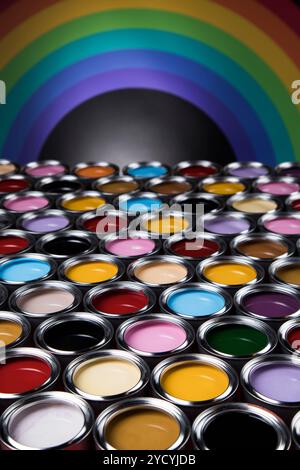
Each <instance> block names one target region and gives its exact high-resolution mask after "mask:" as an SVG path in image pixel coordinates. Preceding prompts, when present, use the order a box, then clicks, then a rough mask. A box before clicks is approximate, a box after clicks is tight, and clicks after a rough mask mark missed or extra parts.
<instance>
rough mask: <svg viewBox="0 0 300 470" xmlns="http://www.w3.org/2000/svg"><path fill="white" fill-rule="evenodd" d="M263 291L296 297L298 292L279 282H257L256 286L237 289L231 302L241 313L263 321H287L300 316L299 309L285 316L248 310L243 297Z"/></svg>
mask: <svg viewBox="0 0 300 470" xmlns="http://www.w3.org/2000/svg"><path fill="white" fill-rule="evenodd" d="M265 292H275V293H277V292H279V293H284V294H286V295H290V296H293V297H296V298H298V297H299V292H298V291H297V290H296V289H295V288H293V287H290V286H288V285H280V284H258V285H257V286H245V287H243V288H242V289H239V290H238V292H237V293H236V294H235V296H234V299H233V302H234V306H235V308H236V309H237V310H238V311H239V312H242V314H243V315H247V316H249V317H252V318H256V319H258V320H263V321H271V322H272V323H273V322H275V323H280V322H282V321H287V320H288V319H293V318H298V317H299V316H300V309H299V310H297V311H296V312H294V313H292V314H291V315H288V316H285V317H267V316H263V315H257V314H256V313H253V312H249V311H248V310H247V309H246V308H245V305H244V299H245V298H246V297H247V296H248V295H251V294H256V293H265Z"/></svg>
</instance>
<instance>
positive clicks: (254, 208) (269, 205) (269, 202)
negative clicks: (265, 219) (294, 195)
mask: <svg viewBox="0 0 300 470" xmlns="http://www.w3.org/2000/svg"><path fill="white" fill-rule="evenodd" d="M226 207H227V209H228V210H230V211H235V212H238V213H242V214H248V215H250V216H251V217H254V218H255V219H258V218H259V217H261V216H262V215H264V214H266V213H267V214H276V213H277V212H280V211H282V209H283V204H282V202H281V200H280V199H278V198H276V197H275V196H272V195H271V194H266V193H246V194H236V195H235V196H232V197H230V198H229V199H227V201H226Z"/></svg>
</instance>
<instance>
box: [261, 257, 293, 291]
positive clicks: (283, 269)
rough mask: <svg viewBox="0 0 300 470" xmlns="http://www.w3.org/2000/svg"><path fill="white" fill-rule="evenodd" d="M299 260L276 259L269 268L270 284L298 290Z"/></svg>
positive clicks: (291, 258)
mask: <svg viewBox="0 0 300 470" xmlns="http://www.w3.org/2000/svg"><path fill="white" fill-rule="evenodd" d="M299 274H300V258H297V257H290V258H286V259H278V260H277V261H274V262H273V263H272V264H271V265H270V267H269V277H270V279H271V281H272V282H276V283H278V284H283V285H285V286H289V287H294V288H295V289H299V288H300V275H299Z"/></svg>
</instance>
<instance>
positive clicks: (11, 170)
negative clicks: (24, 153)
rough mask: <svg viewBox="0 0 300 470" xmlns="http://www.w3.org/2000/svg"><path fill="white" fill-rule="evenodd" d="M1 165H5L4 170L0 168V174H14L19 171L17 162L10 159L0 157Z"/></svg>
mask: <svg viewBox="0 0 300 470" xmlns="http://www.w3.org/2000/svg"><path fill="white" fill-rule="evenodd" d="M1 166H4V167H7V169H6V172H5V171H4V172H3V169H2V171H1V175H2V176H11V175H15V174H16V173H19V171H20V166H19V165H18V164H17V163H15V162H11V161H10V160H7V159H5V158H1V159H0V167H1Z"/></svg>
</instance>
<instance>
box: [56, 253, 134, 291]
mask: <svg viewBox="0 0 300 470" xmlns="http://www.w3.org/2000/svg"><path fill="white" fill-rule="evenodd" d="M96 263H100V264H103V265H107V273H105V272H104V274H103V273H102V274H101V272H100V274H101V276H99V277H97V275H96V276H92V277H93V281H90V280H88V278H87V277H85V276H87V274H88V272H89V266H90V267H92V266H93V265H94V266H95V268H96ZM84 266H86V268H84ZM80 267H81V268H82V267H83V269H84V271H85V275H84V272H83V271H82V272H80V273H79V274H76V275H74V274H72V271H73V270H74V269H75V268H76V269H77V270H78V268H80ZM111 267H113V269H111ZM102 269H103V268H102ZM70 271H71V274H72V275H70ZM96 271H97V269H96ZM68 272H69V274H68ZM57 273H58V278H59V279H60V280H61V281H68V282H71V283H72V284H74V285H76V286H77V287H79V288H80V289H83V290H87V289H90V288H92V287H94V286H95V285H96V284H103V283H104V282H115V281H118V280H120V279H121V278H122V276H123V275H124V273H125V266H124V264H123V263H122V262H121V261H120V260H119V259H118V258H117V257H115V256H108V255H97V254H93V255H82V256H74V257H73V258H69V259H67V260H65V261H63V262H62V263H61V265H60V266H59V268H58V272H57ZM83 278H85V281H83Z"/></svg>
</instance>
